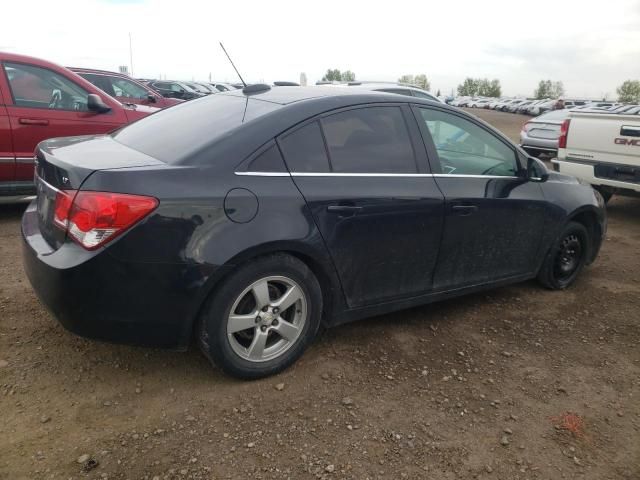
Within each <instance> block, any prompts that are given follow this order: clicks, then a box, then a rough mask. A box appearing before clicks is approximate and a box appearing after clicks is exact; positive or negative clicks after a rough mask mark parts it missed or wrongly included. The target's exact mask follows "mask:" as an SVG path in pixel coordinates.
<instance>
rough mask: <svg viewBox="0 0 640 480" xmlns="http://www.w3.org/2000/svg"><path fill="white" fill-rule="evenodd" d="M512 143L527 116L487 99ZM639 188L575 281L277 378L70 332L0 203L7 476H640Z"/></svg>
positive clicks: (391, 332) (408, 322)
mask: <svg viewBox="0 0 640 480" xmlns="http://www.w3.org/2000/svg"><path fill="white" fill-rule="evenodd" d="M473 113H476V114H478V115H480V116H482V117H483V118H485V119H486V120H487V121H489V122H490V123H492V124H494V125H496V126H497V127H498V128H501V129H502V130H503V131H504V132H505V133H506V134H508V135H510V136H511V137H512V138H514V139H516V140H517V134H518V131H519V130H520V126H521V125H522V123H524V121H525V117H522V116H519V115H512V114H506V113H500V112H492V111H475V110H474V112H473ZM639 202H640V200H639V199H627V198H614V199H613V200H612V202H611V204H610V207H609V215H610V223H609V232H608V235H607V239H606V242H605V244H604V247H603V249H602V252H601V254H600V257H599V258H598V260H597V262H596V263H595V264H594V265H593V266H591V267H589V268H588V269H586V270H585V271H584V273H583V274H582V276H581V278H580V279H579V280H578V282H577V283H576V284H575V285H574V286H573V287H572V288H571V289H569V290H568V291H565V292H550V291H547V290H544V289H542V288H541V287H539V286H538V285H537V284H536V283H535V282H527V283H524V284H520V285H515V286H510V287H506V288H500V289H496V290H493V291H491V292H489V293H483V294H477V295H471V296H468V297H465V298H462V299H457V300H452V301H447V302H443V303H439V304H434V305H427V306H424V307H420V308H414V309H411V310H405V311H401V312H397V313H394V314H391V315H385V316H381V317H377V318H371V319H366V320H363V321H360V322H357V323H354V324H350V325H345V326H342V327H339V328H335V329H332V330H329V331H328V332H326V333H325V334H324V335H323V336H322V337H321V338H319V339H318V340H317V341H316V342H315V344H314V345H313V346H312V348H311V349H310V350H309V351H308V352H307V353H306V354H305V355H304V356H303V358H302V359H301V360H300V361H299V362H298V363H297V364H296V365H295V366H294V367H292V368H290V369H289V370H288V371H286V372H284V373H283V374H280V375H278V376H276V377H273V378H269V379H265V380H260V381H254V382H241V381H236V380H234V379H231V378H229V377H226V376H224V375H222V374H221V373H220V372H219V371H217V370H216V369H213V368H211V367H210V366H209V365H208V364H207V362H206V361H205V360H204V358H203V357H202V356H201V355H200V354H199V353H198V352H197V351H195V350H194V351H191V352H188V353H176V352H168V351H160V350H153V349H143V348H133V347H123V346H114V345H109V344H104V343H100V342H96V341H91V340H85V339H82V338H79V337H76V336H75V335H73V334H70V333H68V332H66V331H65V330H64V329H63V328H62V327H61V326H60V325H59V324H58V323H57V322H56V321H55V319H54V318H52V317H51V315H49V314H48V313H47V312H46V311H45V309H44V308H43V307H42V305H41V304H40V303H39V302H38V300H37V299H36V297H35V295H34V294H33V292H32V290H31V287H30V285H29V283H28V281H27V279H26V277H25V275H24V273H23V269H22V265H21V259H20V234H19V221H20V215H21V213H22V210H23V209H24V206H23V205H0V265H1V268H0V412H1V415H0V478H2V479H5V478H6V479H12V480H13V479H22V478H28V479H45V478H47V479H48V478H55V479H58V478H63V479H80V478H94V479H101V478H110V479H129V478H131V479H150V480H151V479H187V478H193V479H200V478H203V479H204V478H206V479H224V478H234V479H235V478H237V479H247V478H262V479H271V478H273V479H306V478H327V479H332V478H336V479H347V478H353V479H366V478H369V479H374V478H393V479H397V478H410V479H435V480H449V479H451V480H453V479H492V478H493V479H509V480H516V479H561V478H562V479H563V478H567V479H570V478H577V479H594V480H603V479H628V480H631V479H634V480H637V479H639V478H640V348H639V347H640V328H639V322H640V296H639V295H638V294H639V293H640V268H639V267H640V262H639V260H638V255H637V252H638V249H639V247H640V218H639V217H638V211H639V209H638V207H639V206H640V203H639Z"/></svg>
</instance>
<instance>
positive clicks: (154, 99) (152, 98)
mask: <svg viewBox="0 0 640 480" xmlns="http://www.w3.org/2000/svg"><path fill="white" fill-rule="evenodd" d="M147 100H149V103H156V102H157V101H158V99H157V98H156V97H155V95H151V94H149V95H147Z"/></svg>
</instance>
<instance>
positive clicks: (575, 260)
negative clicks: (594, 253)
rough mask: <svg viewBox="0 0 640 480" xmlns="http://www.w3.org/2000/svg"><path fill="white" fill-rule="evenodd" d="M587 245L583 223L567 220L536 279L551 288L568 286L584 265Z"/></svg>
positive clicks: (587, 249) (587, 234) (587, 240)
mask: <svg viewBox="0 0 640 480" xmlns="http://www.w3.org/2000/svg"><path fill="white" fill-rule="evenodd" d="M589 245H590V242H589V233H588V232H587V229H586V228H585V227H584V225H582V224H581V223H578V222H569V223H568V224H567V225H566V226H565V227H564V229H563V230H562V233H560V235H559V237H558V239H557V240H556V242H555V243H554V245H553V246H552V247H551V249H550V250H549V252H548V253H547V256H546V257H545V259H544V263H543V264H542V268H541V269H540V272H539V273H538V281H540V283H542V285H544V286H545V287H547V288H549V289H552V290H562V289H565V288H567V287H568V286H570V285H571V284H572V283H573V282H574V281H575V280H576V278H577V277H578V275H579V274H580V271H581V270H582V268H583V267H584V265H585V262H586V259H587V254H588V252H589Z"/></svg>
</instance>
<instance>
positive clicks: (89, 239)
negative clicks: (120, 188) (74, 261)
mask: <svg viewBox="0 0 640 480" xmlns="http://www.w3.org/2000/svg"><path fill="white" fill-rule="evenodd" d="M74 195H75V196H74ZM157 206H158V200H157V199H155V198H153V197H144V196H141V195H128V194H124V193H110V192H90V191H80V192H75V191H64V192H58V194H57V195H56V205H55V215H54V222H55V224H56V225H57V226H59V227H60V228H62V229H64V230H66V232H67V233H68V234H69V236H70V237H71V238H72V239H73V240H75V241H76V242H77V243H79V244H80V245H82V246H83V247H84V248H86V249H87V250H93V249H96V248H98V247H100V246H102V245H104V244H105V243H107V242H109V241H111V240H113V239H114V238H115V237H117V236H118V235H120V234H121V233H122V232H124V231H125V230H126V229H127V228H130V227H131V226H133V225H134V224H135V223H136V222H138V221H140V220H141V219H142V218H144V217H145V216H146V215H148V214H149V213H151V211H153V210H154V209H155V208H156V207H157Z"/></svg>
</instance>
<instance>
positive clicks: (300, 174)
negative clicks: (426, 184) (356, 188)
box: [291, 172, 433, 177]
mask: <svg viewBox="0 0 640 480" xmlns="http://www.w3.org/2000/svg"><path fill="white" fill-rule="evenodd" d="M291 176H292V177H433V175H432V174H431V173H335V172H324V173H311V172H291Z"/></svg>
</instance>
